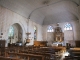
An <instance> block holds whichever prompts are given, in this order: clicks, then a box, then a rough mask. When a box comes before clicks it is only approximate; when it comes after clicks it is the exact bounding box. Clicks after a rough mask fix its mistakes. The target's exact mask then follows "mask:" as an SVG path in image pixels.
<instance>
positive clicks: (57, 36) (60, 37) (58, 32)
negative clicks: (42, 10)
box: [53, 24, 64, 46]
mask: <svg viewBox="0 0 80 60" xmlns="http://www.w3.org/2000/svg"><path fill="white" fill-rule="evenodd" d="M53 34H54V43H53V45H57V46H59V45H60V46H61V45H63V41H64V33H63V32H62V29H61V27H59V24H57V27H56V28H55V30H54V33H53Z"/></svg>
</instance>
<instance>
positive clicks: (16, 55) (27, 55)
mask: <svg viewBox="0 0 80 60" xmlns="http://www.w3.org/2000/svg"><path fill="white" fill-rule="evenodd" d="M11 56H13V57H15V58H21V57H22V59H25V58H27V60H30V59H34V58H35V59H37V60H44V56H43V55H36V54H26V53H14V52H8V53H7V57H11Z"/></svg>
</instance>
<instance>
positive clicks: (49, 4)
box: [0, 0, 79, 25]
mask: <svg viewBox="0 0 80 60" xmlns="http://www.w3.org/2000/svg"><path fill="white" fill-rule="evenodd" d="M0 5H1V6H3V7H6V8H7V9H9V10H12V11H14V12H16V13H18V14H20V15H22V16H24V17H26V18H30V20H32V21H34V22H36V23H38V24H43V25H46V24H53V23H61V22H69V21H76V20H79V19H78V18H79V13H78V6H79V0H0Z"/></svg>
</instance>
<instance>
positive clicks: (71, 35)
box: [43, 21, 80, 45]
mask: <svg viewBox="0 0 80 60" xmlns="http://www.w3.org/2000/svg"><path fill="white" fill-rule="evenodd" d="M66 23H67V22H64V23H59V26H60V27H61V28H62V31H63V32H64V42H63V44H64V45H66V43H71V41H73V42H72V43H71V45H75V43H74V41H75V40H80V29H79V22H77V21H72V22H69V23H70V24H71V25H72V27H73V30H72V31H65V30H64V25H65V24H66ZM48 26H49V25H43V40H46V41H48V43H49V44H51V43H52V42H53V41H52V40H54V38H53V37H52V36H53V34H52V33H48V32H47V27H48ZM51 26H53V29H54V28H55V27H56V24H51ZM49 36H50V40H49V39H48V38H49ZM49 41H51V42H49Z"/></svg>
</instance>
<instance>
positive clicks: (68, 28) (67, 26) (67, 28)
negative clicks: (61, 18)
mask: <svg viewBox="0 0 80 60" xmlns="http://www.w3.org/2000/svg"><path fill="white" fill-rule="evenodd" d="M64 30H72V25H71V24H69V23H66V24H65V25H64Z"/></svg>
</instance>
